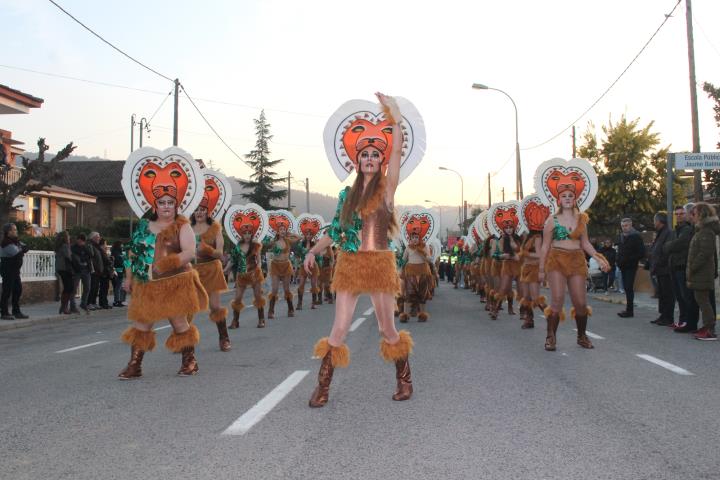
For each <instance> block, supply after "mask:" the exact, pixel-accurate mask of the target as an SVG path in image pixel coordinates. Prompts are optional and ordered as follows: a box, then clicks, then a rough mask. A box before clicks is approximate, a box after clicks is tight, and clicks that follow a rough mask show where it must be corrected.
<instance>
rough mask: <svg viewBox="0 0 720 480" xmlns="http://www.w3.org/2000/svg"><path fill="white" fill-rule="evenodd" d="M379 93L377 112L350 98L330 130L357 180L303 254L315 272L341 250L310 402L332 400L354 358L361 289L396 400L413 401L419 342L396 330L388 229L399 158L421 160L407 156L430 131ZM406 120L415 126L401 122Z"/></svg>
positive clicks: (330, 139)
mask: <svg viewBox="0 0 720 480" xmlns="http://www.w3.org/2000/svg"><path fill="white" fill-rule="evenodd" d="M376 95H377V98H378V100H379V101H380V104H381V106H382V112H377V113H375V112H373V110H376V111H377V106H376V105H375V104H371V103H369V102H357V101H351V102H348V103H346V104H345V105H343V106H342V107H341V108H340V110H339V111H338V112H337V113H336V114H335V115H334V116H333V117H331V119H330V121H329V122H328V126H326V128H325V145H326V148H327V149H328V150H329V152H328V153H329V154H330V158H331V163H332V162H333V158H335V159H337V160H338V162H339V165H337V166H336V165H334V164H333V167H338V166H339V167H340V168H342V169H343V170H344V171H345V172H346V173H348V174H349V172H350V170H352V169H355V170H356V171H357V178H356V179H355V182H354V183H353V186H352V187H347V188H345V189H344V190H343V191H341V192H340V195H339V202H338V207H337V211H336V214H335V218H334V219H333V221H332V224H331V225H330V227H329V229H328V234H329V235H328V236H327V237H323V238H322V239H320V241H319V242H318V243H317V244H316V245H315V246H314V247H313V248H312V249H311V250H310V251H309V252H308V254H307V256H306V257H305V262H304V266H305V269H306V270H307V271H308V272H311V271H312V270H313V268H314V265H315V255H317V254H319V253H321V252H323V251H324V250H325V248H327V247H328V246H329V245H330V243H331V242H332V241H335V242H336V243H337V244H338V245H339V248H340V250H341V251H340V252H339V254H338V257H337V262H336V265H335V276H334V278H333V289H334V291H335V292H336V293H337V298H336V305H335V320H334V322H333V327H332V330H331V332H330V336H329V337H325V338H322V339H320V340H319V341H318V342H317V344H316V345H315V356H317V357H318V358H320V359H322V364H321V365H320V371H319V373H318V386H317V388H316V389H315V391H314V392H313V394H312V396H311V397H310V402H309V404H310V407H322V406H324V405H325V404H326V403H327V401H328V394H329V389H330V382H331V380H332V376H333V372H334V369H335V367H346V366H347V365H348V364H349V363H350V351H349V349H348V347H347V345H346V344H345V337H346V335H347V333H348V330H349V328H350V324H351V322H352V319H353V313H354V311H355V306H356V305H357V301H358V296H359V295H360V294H369V295H370V298H371V299H372V303H373V307H374V308H375V315H376V317H377V319H378V326H379V328H380V334H381V336H382V339H381V340H380V354H381V356H382V357H383V358H384V359H385V360H386V361H388V362H394V363H395V369H396V380H397V389H396V391H395V393H394V394H393V396H392V398H393V400H398V401H400V400H408V399H409V398H410V397H411V395H412V393H413V386H412V381H411V376H410V363H409V356H410V353H411V352H412V348H413V340H412V338H411V336H410V332H408V331H406V330H403V331H400V332H398V331H397V330H396V328H395V318H394V309H395V296H396V295H397V294H398V293H399V290H400V285H399V281H398V274H397V270H396V264H395V255H394V253H393V252H392V251H391V250H389V236H388V232H389V231H392V230H393V229H395V228H396V226H397V222H396V220H395V216H394V214H393V206H394V197H395V190H396V189H397V186H398V183H399V182H400V179H401V170H400V166H401V162H402V160H405V163H406V164H407V165H412V164H413V160H414V162H415V164H416V163H417V162H419V157H417V156H416V157H414V158H407V157H405V158H403V157H404V155H405V154H409V155H412V153H410V152H412V151H413V149H415V155H418V154H419V155H420V156H421V155H422V150H423V148H422V147H423V145H421V144H420V141H421V140H424V138H422V137H424V135H422V136H421V137H420V138H418V134H419V133H420V132H421V130H423V128H422V120H421V119H420V116H419V114H417V112H416V111H415V112H413V110H414V108H413V107H412V104H410V103H409V102H407V101H403V102H402V104H403V109H404V111H403V113H404V114H405V115H402V114H401V112H400V108H399V106H398V102H397V101H396V99H394V98H392V97H388V96H386V95H383V94H381V93H377V94H376ZM358 104H362V105H361V106H358ZM362 107H364V108H362ZM409 118H410V119H411V120H409ZM337 120H339V122H338V121H337ZM413 121H414V122H415V123H412V122H413ZM405 122H409V123H410V125H402V124H403V123H405ZM410 126H412V127H414V128H409V127H410ZM406 128H407V130H405V129H406ZM423 133H424V132H423ZM328 143H329V145H328ZM423 143H424V142H423ZM338 144H340V146H341V147H342V148H341V149H339V150H341V153H338ZM335 154H337V157H334V155H335ZM388 154H389V155H388ZM343 155H345V159H344V160H345V162H343V161H342V160H343V159H342V157H343ZM413 166H414V165H413ZM385 171H387V175H385ZM337 172H338V171H337V169H336V173H337ZM405 174H407V171H405ZM338 176H341V174H338ZM341 180H342V178H341Z"/></svg>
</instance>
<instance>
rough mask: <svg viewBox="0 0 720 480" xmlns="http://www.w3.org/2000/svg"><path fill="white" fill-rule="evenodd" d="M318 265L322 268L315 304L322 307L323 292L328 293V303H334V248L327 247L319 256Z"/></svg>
mask: <svg viewBox="0 0 720 480" xmlns="http://www.w3.org/2000/svg"><path fill="white" fill-rule="evenodd" d="M317 260H318V264H319V266H320V274H319V276H318V284H317V285H318V287H317V290H316V292H315V303H316V304H317V305H322V303H323V292H327V296H328V303H330V304H332V303H333V298H332V292H331V287H332V277H333V268H334V267H335V252H333V249H332V247H327V248H326V249H325V250H324V251H323V252H321V253H320V255H318V259H317Z"/></svg>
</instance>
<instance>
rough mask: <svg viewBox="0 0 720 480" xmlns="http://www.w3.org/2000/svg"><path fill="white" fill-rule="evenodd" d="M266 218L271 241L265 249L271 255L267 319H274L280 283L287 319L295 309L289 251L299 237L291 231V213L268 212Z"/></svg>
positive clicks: (292, 315)
mask: <svg viewBox="0 0 720 480" xmlns="http://www.w3.org/2000/svg"><path fill="white" fill-rule="evenodd" d="M268 217H269V219H270V229H271V231H270V234H271V235H272V239H271V240H270V241H269V242H268V243H267V248H268V250H270V251H271V252H272V254H273V258H272V261H271V262H270V281H271V291H270V296H269V297H268V300H270V307H269V308H268V318H270V319H272V318H275V302H276V301H277V298H278V290H279V288H280V283H282V286H283V293H284V294H285V301H286V302H287V308H288V317H294V316H295V307H294V306H293V295H292V292H291V291H290V279H291V278H292V277H293V275H294V274H295V271H294V270H293V266H292V263H290V249H291V248H292V246H293V245H294V244H295V243H296V242H297V241H298V240H300V237H299V236H298V235H296V234H295V233H294V232H293V231H292V230H293V226H294V225H293V224H294V217H293V216H292V214H291V213H289V212H285V211H282V210H276V211H272V212H268Z"/></svg>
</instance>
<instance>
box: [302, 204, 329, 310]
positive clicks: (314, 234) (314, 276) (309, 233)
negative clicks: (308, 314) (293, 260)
mask: <svg viewBox="0 0 720 480" xmlns="http://www.w3.org/2000/svg"><path fill="white" fill-rule="evenodd" d="M323 225H325V220H323V218H322V217H321V216H320V215H311V214H309V213H303V214H302V215H300V216H299V217H298V226H299V229H300V233H301V234H302V239H301V240H300V241H299V242H297V243H296V244H295V254H296V257H297V258H298V260H299V261H300V262H302V261H303V259H304V258H305V255H307V252H308V251H309V250H310V249H311V248H312V247H314V246H315V243H316V242H317V240H318V237H319V235H320V233H321V229H322V227H323ZM318 257H319V255H318ZM316 260H319V259H316ZM319 263H320V262H317V263H316V264H315V269H314V270H313V271H312V272H311V274H310V275H308V273H307V272H306V271H305V269H304V268H298V272H297V275H298V279H299V284H298V299H297V306H296V307H295V308H296V309H297V310H302V306H303V295H305V283H306V281H307V279H308V278H310V293H311V295H312V302H311V304H310V308H311V309H315V305H317V303H318V302H317V295H318V293H320V288H319V287H318V283H319V281H318V279H319V277H320V267H319Z"/></svg>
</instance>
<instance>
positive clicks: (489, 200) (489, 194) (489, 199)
mask: <svg viewBox="0 0 720 480" xmlns="http://www.w3.org/2000/svg"><path fill="white" fill-rule="evenodd" d="M490 205H492V193H491V192H490V172H488V208H490Z"/></svg>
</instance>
